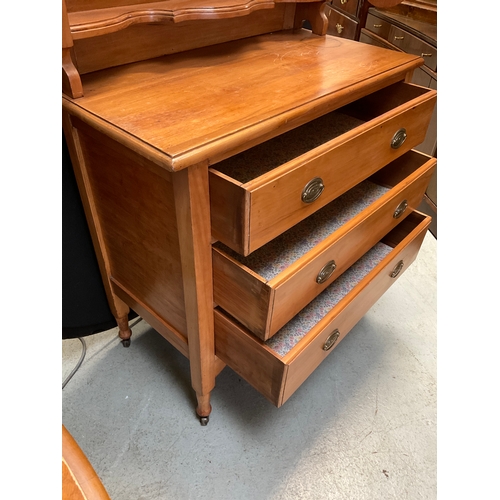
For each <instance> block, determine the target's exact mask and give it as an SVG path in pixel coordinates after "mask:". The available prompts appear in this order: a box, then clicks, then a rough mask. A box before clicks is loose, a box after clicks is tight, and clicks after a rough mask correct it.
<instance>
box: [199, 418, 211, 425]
mask: <svg viewBox="0 0 500 500" xmlns="http://www.w3.org/2000/svg"><path fill="white" fill-rule="evenodd" d="M208 420H209V419H208V417H200V424H201V425H207V424H208Z"/></svg>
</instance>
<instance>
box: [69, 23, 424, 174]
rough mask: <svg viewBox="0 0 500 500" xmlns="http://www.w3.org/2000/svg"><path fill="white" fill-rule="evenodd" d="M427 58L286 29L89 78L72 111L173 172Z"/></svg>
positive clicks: (251, 141) (329, 106)
mask: <svg viewBox="0 0 500 500" xmlns="http://www.w3.org/2000/svg"><path fill="white" fill-rule="evenodd" d="M422 63H423V61H422V59H420V58H418V57H416V56H413V55H410V54H405V53H403V52H396V51H390V50H386V49H382V48H379V47H375V46H372V45H366V44H362V43H359V42H354V41H351V40H343V39H340V38H335V37H331V36H328V35H327V36H324V37H321V36H317V35H313V34H311V32H309V31H307V30H299V31H297V32H291V31H284V32H279V33H275V34H268V35H262V36H257V37H252V38H248V39H243V40H238V41H233V42H229V43H225V44H220V45H215V46H210V47H206V48H202V49H196V50H192V51H189V52H183V53H179V54H174V55H170V56H165V57H161V58H157V59H152V60H149V61H144V62H139V63H134V64H130V65H126V66H121V67H118V68H112V69H107V70H103V71H99V72H96V73H91V74H88V75H84V76H83V77H82V82H83V89H84V97H82V98H79V99H75V100H72V99H70V98H68V97H67V96H63V97H64V99H63V104H64V106H65V107H66V109H67V110H68V111H70V113H71V114H74V115H76V116H78V117H79V118H81V119H82V120H83V121H85V122H87V123H90V124H91V125H92V126H94V127H96V128H98V129H99V130H101V131H104V132H105V133H107V134H108V135H110V136H111V137H113V138H114V139H115V140H118V141H119V142H122V143H124V144H127V145H128V146H129V147H131V148H132V149H134V150H136V151H139V152H141V153H142V154H146V156H148V157H149V158H150V159H153V161H155V162H156V163H158V164H160V165H161V166H163V167H165V168H167V169H168V170H172V171H175V170H179V169H182V168H185V167H187V166H189V165H190V164H193V163H196V162H199V161H206V160H208V161H209V162H210V163H214V162H215V161H219V160H221V159H223V158H226V157H228V156H230V155H231V154H234V153H236V152H238V151H240V150H242V149H245V148H246V147H250V146H253V145H255V144H257V143H259V142H262V141H263V140H267V139H269V138H270V137H273V136H275V135H278V134H280V133H283V132H285V131H287V130H289V129H291V128H294V127H296V126H298V125H301V124H303V123H305V122H306V121H308V120H311V119H314V118H316V117H318V116H320V115H322V114H325V113H327V112H329V111H331V110H333V109H336V108H338V107H340V106H343V105H344V104H347V103H348V102H351V101H353V100H355V99H358V98H360V97H362V96H363V95H366V94H368V93H371V92H373V91H375V90H378V89H379V88H382V87H385V86H387V85H389V84H391V83H394V82H396V81H398V80H401V79H402V78H404V75H405V74H406V72H407V71H409V70H411V69H412V68H414V67H417V66H419V65H421V64H422Z"/></svg>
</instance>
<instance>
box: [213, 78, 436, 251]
mask: <svg viewBox="0 0 500 500" xmlns="http://www.w3.org/2000/svg"><path fill="white" fill-rule="evenodd" d="M435 101H436V92H435V91H434V90H431V89H427V88H424V87H418V86H415V85H411V84H407V83H403V82H399V83H396V84H394V85H391V86H389V87H386V88H384V89H382V90H380V91H378V92H375V93H374V94H370V95H369V96H367V97H364V98H362V99H360V100H358V101H355V102H353V103H351V104H349V105H348V106H345V107H343V108H340V109H338V110H336V111H333V112H331V113H328V114H326V115H324V116H322V117H320V118H318V119H316V120H313V121H311V122H309V123H306V124H305V125H302V126H301V127H298V128H296V129H293V130H291V131H289V132H287V133H285V134H283V135H280V136H278V137H275V138H274V139H271V140H269V141H266V142H264V143H262V144H260V145H258V146H255V147H253V148H250V149H248V150H246V151H244V152H242V153H240V154H238V155H235V156H233V157H231V158H229V159H227V160H224V161H222V162H220V163H217V164H215V165H214V166H213V167H212V168H210V170H209V175H210V204H211V224H212V236H213V237H214V238H215V239H217V240H219V241H221V242H222V243H224V244H225V245H227V246H228V247H229V248H232V249H233V250H235V251H236V252H238V253H240V254H242V255H248V254H250V253H251V252H253V251H254V250H256V249H257V248H259V247H261V246H262V245H264V244H265V243H267V242H268V241H270V240H272V239H273V238H275V237H276V236H278V235H279V234H281V233H283V232H284V231H286V230H287V229H289V228H290V227H292V226H294V225H295V224H297V223H298V222H300V221H301V220H303V219H305V218H306V217H308V216H309V215H311V214H312V213H314V212H316V211H317V210H318V209H320V208H322V207H323V206H325V205H326V204H327V203H329V202H330V201H332V200H334V199H335V198H337V197H338V196H340V195H341V194H343V193H345V192H346V191H347V190H349V189H351V188H352V187H353V186H355V185H356V184H358V183H359V182H361V181H362V180H364V179H366V178H367V177H369V176H370V175H372V174H373V173H374V172H376V171H377V170H379V169H380V168H382V167H383V166H385V165H387V164H388V163H389V162H391V161H393V160H395V159H396V158H398V157H399V156H401V155H402V154H404V153H405V152H407V151H409V150H410V149H411V148H412V147H414V146H416V145H417V144H420V143H421V142H422V141H423V140H424V138H425V134H426V130H427V127H428V124H429V121H430V118H431V114H432V111H433V108H434V105H435Z"/></svg>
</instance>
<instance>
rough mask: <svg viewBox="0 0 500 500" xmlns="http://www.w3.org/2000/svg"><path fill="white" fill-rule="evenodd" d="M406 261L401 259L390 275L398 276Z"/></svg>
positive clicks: (392, 276)
mask: <svg viewBox="0 0 500 500" xmlns="http://www.w3.org/2000/svg"><path fill="white" fill-rule="evenodd" d="M403 266H404V262H403V261H402V260H400V261H399V262H398V263H397V264H396V267H395V268H394V269H393V270H392V273H391V274H390V275H389V276H390V277H391V278H397V276H398V275H399V273H400V272H401V270H402V269H403Z"/></svg>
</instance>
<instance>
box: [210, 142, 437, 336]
mask: <svg viewBox="0 0 500 500" xmlns="http://www.w3.org/2000/svg"><path fill="white" fill-rule="evenodd" d="M435 165H436V160H435V159H434V158H431V157H429V156H427V155H424V154H422V153H418V152H416V151H409V152H408V153H406V154H405V155H403V156H402V157H400V158H398V159H397V160H394V161H393V162H391V163H390V164H389V165H387V166H386V167H384V168H383V169H381V170H380V171H379V172H377V173H376V174H374V175H373V176H372V177H370V178H369V179H367V180H366V181H364V182H362V183H360V184H359V185H357V186H355V187H354V188H352V189H351V190H349V191H348V192H347V193H345V194H344V195H342V196H340V197H339V198H337V199H336V200H334V201H333V202H331V203H330V204H329V205H327V206H326V207H324V208H322V209H321V210H319V211H318V212H316V213H315V214H313V215H311V216H310V217H308V218H307V219H305V220H304V221H302V222H301V223H299V224H297V225H296V226H294V227H293V228H292V229H290V230H288V231H287V232H285V233H283V234H282V235H280V236H279V237H277V238H275V239H274V240H272V241H271V242H269V243H267V244H266V245H264V246H263V247H261V248H260V249H259V250H256V251H255V252H253V253H252V254H250V255H249V256H247V257H243V256H240V255H239V254H238V253H236V252H234V251H233V250H231V249H230V248H228V247H226V246H225V245H223V244H222V243H220V242H217V243H215V244H214V245H213V253H212V256H213V272H214V301H215V302H216V304H218V305H219V306H220V307H221V308H222V309H224V310H225V311H226V312H228V313H229V314H231V315H232V316H233V317H234V318H235V319H237V320H238V321H239V322H240V323H242V324H243V325H245V326H246V327H247V328H248V329H249V330H250V331H251V332H253V333H254V334H255V335H256V336H257V337H259V338H260V339H262V340H267V339H268V338H270V337H271V336H272V335H274V334H275V333H276V332H277V331H278V330H279V329H280V328H281V327H282V326H283V325H284V324H285V323H287V322H288V321H289V320H290V319H291V318H292V317H293V316H295V314H297V313H298V312H299V311H300V310H301V309H302V308H303V307H304V306H305V305H307V304H308V303H309V302H310V301H311V300H312V299H313V298H314V297H316V296H317V295H319V294H320V293H321V292H322V291H323V290H324V289H325V288H326V287H327V286H328V285H330V284H331V283H332V281H334V280H335V279H336V278H337V277H339V276H340V275H341V274H342V273H343V272H344V271H345V270H346V269H347V268H349V266H350V265H351V264H353V263H354V262H355V261H356V260H357V259H359V257H361V255H363V254H364V253H365V252H366V251H367V250H368V249H369V248H371V247H372V246H373V245H374V244H375V243H376V242H377V241H379V240H380V239H381V238H382V237H383V236H384V235H385V234H387V233H388V232H389V231H390V230H391V229H392V228H394V227H395V226H396V225H397V224H398V223H399V222H400V221H401V220H403V219H404V218H405V217H406V215H407V214H408V213H410V212H411V210H413V209H415V208H416V207H417V206H418V205H419V203H420V201H421V200H422V197H423V195H424V192H425V189H426V187H427V185H428V183H429V180H430V177H431V175H432V173H433V171H434V168H435Z"/></svg>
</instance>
